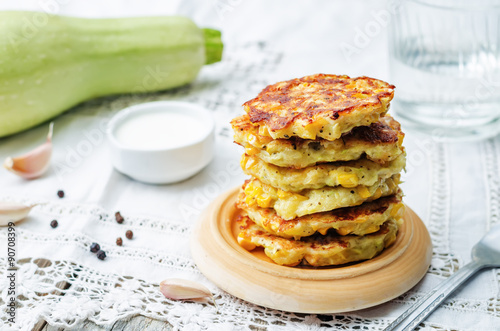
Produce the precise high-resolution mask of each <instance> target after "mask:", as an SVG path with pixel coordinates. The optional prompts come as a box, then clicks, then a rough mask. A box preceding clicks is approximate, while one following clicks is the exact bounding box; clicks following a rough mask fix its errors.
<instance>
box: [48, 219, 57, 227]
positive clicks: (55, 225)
mask: <svg viewBox="0 0 500 331" xmlns="http://www.w3.org/2000/svg"><path fill="white" fill-rule="evenodd" d="M58 225H59V223H57V221H56V220H53V221H52V222H50V226H51V227H52V228H57V226H58Z"/></svg>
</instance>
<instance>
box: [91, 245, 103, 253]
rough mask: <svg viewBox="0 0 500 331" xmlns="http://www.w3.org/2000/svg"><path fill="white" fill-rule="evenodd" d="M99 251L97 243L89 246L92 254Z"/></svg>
mask: <svg viewBox="0 0 500 331" xmlns="http://www.w3.org/2000/svg"><path fill="white" fill-rule="evenodd" d="M100 249H101V246H99V244H98V243H92V245H90V251H91V252H92V253H95V252H97V251H99V250H100Z"/></svg>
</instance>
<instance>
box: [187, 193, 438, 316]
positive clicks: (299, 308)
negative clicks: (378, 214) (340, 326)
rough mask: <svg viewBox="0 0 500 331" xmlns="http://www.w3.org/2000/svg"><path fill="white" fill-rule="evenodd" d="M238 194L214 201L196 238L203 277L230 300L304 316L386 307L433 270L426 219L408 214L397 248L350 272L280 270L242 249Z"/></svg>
mask: <svg viewBox="0 0 500 331" xmlns="http://www.w3.org/2000/svg"><path fill="white" fill-rule="evenodd" d="M238 190H239V188H235V189H232V190H230V191H228V192H226V193H224V194H222V195H220V196H219V197H218V198H217V199H216V200H214V201H213V202H212V203H211V204H210V206H209V207H208V208H207V209H206V210H205V211H204V213H203V214H202V215H201V218H200V220H199V221H198V223H197V224H196V226H195V228H194V231H193V233H192V237H191V254H192V255H193V258H194V260H195V262H196V265H197V266H198V268H199V269H200V270H201V272H202V273H203V274H204V275H205V276H206V277H207V278H208V279H210V280H211V281H212V282H214V283H215V284H216V285H217V286H219V287H220V288H221V289H223V290H224V291H227V292H229V293H230V294H232V295H234V296H236V297H238V298H240V299H243V300H246V301H249V302H252V303H254V304H257V305H261V306H264V307H269V308H274V309H279V310H284V311H290V312H300V313H339V312H346V311H352V310H358V309H363V308H367V307H372V306H375V305H378V304H381V303H384V302H387V301H389V300H391V299H393V298H395V297H397V296H399V295H401V294H403V293H404V292H406V291H408V290H409V289H410V288H412V287H413V286H415V285H416V284H417V283H418V282H419V281H420V279H422V277H423V276H424V275H425V273H426V271H427V268H428V267H429V265H430V261H431V255H432V245H431V239H430V236H429V233H428V232H427V229H426V227H425V225H424V224H423V223H422V221H421V219H420V218H419V217H418V216H417V215H416V214H415V213H414V212H413V211H412V210H411V209H410V208H408V207H407V208H406V212H405V215H404V223H403V225H402V226H401V227H400V229H399V233H398V236H397V239H396V242H395V243H394V244H393V245H392V246H390V247H389V248H387V249H385V250H384V251H383V252H382V253H381V254H380V255H378V256H377V257H375V258H373V259H371V260H367V261H363V262H359V263H355V264H350V265H345V266H339V267H329V268H303V267H302V268H301V267H286V266H280V265H278V264H275V263H274V262H272V260H271V259H269V258H268V257H267V256H266V255H265V254H264V251H263V250H262V249H255V250H254V251H252V252H249V251H247V250H245V249H244V248H242V247H241V246H240V245H238V242H237V240H236V235H237V229H236V226H235V224H234V223H235V222H234V220H235V218H236V216H237V215H238V213H239V210H238V209H237V208H236V207H235V205H234V203H235V201H236V196H237V193H238Z"/></svg>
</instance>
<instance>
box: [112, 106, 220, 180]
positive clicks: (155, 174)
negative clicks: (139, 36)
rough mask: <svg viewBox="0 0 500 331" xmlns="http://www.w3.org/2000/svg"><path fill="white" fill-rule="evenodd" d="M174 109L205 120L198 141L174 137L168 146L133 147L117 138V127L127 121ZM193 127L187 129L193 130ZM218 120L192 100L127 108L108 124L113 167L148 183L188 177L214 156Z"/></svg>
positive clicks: (198, 119) (179, 112)
mask: <svg viewBox="0 0 500 331" xmlns="http://www.w3.org/2000/svg"><path fill="white" fill-rule="evenodd" d="M161 112H173V113H177V114H181V115H184V116H185V115H189V116H193V120H197V121H201V123H202V124H203V126H202V129H201V130H197V131H196V132H197V135H196V136H197V137H198V138H196V140H192V139H191V140H190V141H186V140H183V139H177V140H174V142H175V145H174V146H168V147H160V148H158V147H156V148H155V147H153V148H149V147H147V146H146V147H145V148H143V147H140V148H139V147H130V146H128V145H126V144H124V143H123V142H122V141H120V140H119V139H118V137H117V128H119V126H120V125H121V124H123V123H124V122H125V121H126V120H131V119H132V118H136V117H137V116H141V115H143V114H147V113H161ZM189 129H190V128H188V127H187V128H186V130H189ZM214 130H215V123H214V119H213V117H212V114H211V113H210V112H209V110H207V109H204V108H202V107H200V106H197V105H195V104H192V103H187V102H179V101H156V102H149V103H143V104H139V105H135V106H132V107H129V108H125V109H123V110H122V111H120V112H119V113H118V114H116V115H115V116H114V117H113V118H112V119H111V121H110V122H109V123H108V128H107V136H108V141H109V146H110V157H111V161H112V163H113V166H114V167H115V168H116V169H117V170H118V171H119V172H121V173H123V174H125V175H127V176H129V177H131V178H133V179H135V180H138V181H141V182H144V183H150V184H168V183H175V182H179V181H181V180H184V179H187V178H189V177H191V176H193V175H195V174H196V173H198V172H199V171H200V170H201V169H203V168H204V167H205V166H206V165H207V164H208V163H209V162H210V161H211V160H212V158H213V150H214V140H215V139H214Z"/></svg>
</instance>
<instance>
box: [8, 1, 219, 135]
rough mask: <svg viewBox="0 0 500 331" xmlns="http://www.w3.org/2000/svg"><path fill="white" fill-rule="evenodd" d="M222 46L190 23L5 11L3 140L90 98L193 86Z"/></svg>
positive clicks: (212, 33) (175, 19) (173, 19)
mask: <svg viewBox="0 0 500 331" xmlns="http://www.w3.org/2000/svg"><path fill="white" fill-rule="evenodd" d="M222 47H223V46H222V42H221V34H220V32H219V31H217V30H211V29H200V28H198V27H197V26H196V25H195V24H194V23H193V22H192V21H191V20H190V19H188V18H185V17H178V16H171V17H137V18H118V19H84V18H74V17H64V16H55V15H48V14H46V13H37V12H17V11H10V12H9V11H7V12H0V137H3V136H6V135H10V134H13V133H17V132H20V131H23V130H25V129H28V128H30V127H33V126H35V125H37V124H40V123H42V122H44V121H47V120H48V119H50V118H52V117H54V116H56V115H58V114H61V113H62V112H64V111H65V110H67V109H68V108H71V107H72V106H75V105H77V104H79V103H81V102H82V101H85V100H88V99H91V98H95V97H99V96H104V95H110V94H119V93H136V92H150V91H159V90H165V89H169V88H173V87H177V86H181V85H184V84H187V83H189V82H191V81H193V80H194V79H195V78H196V76H197V74H198V72H199V71H200V69H201V67H202V66H203V65H204V64H210V63H214V62H217V61H220V60H221V57H222Z"/></svg>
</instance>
